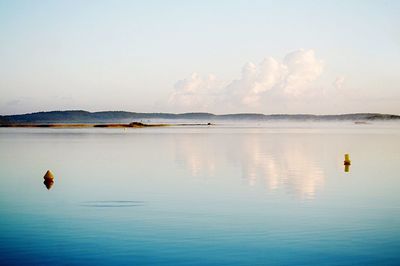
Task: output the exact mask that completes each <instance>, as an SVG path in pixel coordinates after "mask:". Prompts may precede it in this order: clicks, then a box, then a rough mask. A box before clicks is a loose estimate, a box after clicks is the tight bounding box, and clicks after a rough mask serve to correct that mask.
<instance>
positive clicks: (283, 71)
mask: <svg viewBox="0 0 400 266" xmlns="http://www.w3.org/2000/svg"><path fill="white" fill-rule="evenodd" d="M322 71H323V63H322V61H321V60H319V59H317V58H316V56H315V53H314V51H313V50H297V51H294V52H291V53H289V54H287V55H286V56H285V57H284V59H283V60H277V59H275V58H272V57H269V58H266V59H264V60H262V61H261V62H260V63H259V64H255V63H252V62H249V63H247V64H245V65H244V66H243V68H242V73H241V76H240V78H239V79H235V80H232V81H229V82H223V81H220V80H218V79H217V78H216V76H214V75H209V76H207V77H201V76H200V75H198V74H197V73H193V74H192V75H191V76H190V77H188V78H186V79H184V80H180V81H178V82H177V83H176V84H175V88H174V91H173V93H172V94H171V95H170V98H169V103H170V104H172V105H174V106H177V107H187V108H191V109H193V108H197V109H198V108H200V109H204V110H207V109H206V108H210V107H211V108H212V107H213V106H215V105H219V104H222V103H223V104H228V105H232V106H253V107H254V106H260V105H262V104H263V102H264V101H263V99H266V98H268V96H273V97H277V96H278V97H280V98H282V99H284V98H288V97H289V98H290V97H299V96H301V95H303V94H304V93H306V92H307V91H309V90H311V89H312V88H313V87H312V83H313V82H314V81H315V80H316V79H317V78H318V77H319V76H320V75H321V74H322Z"/></svg>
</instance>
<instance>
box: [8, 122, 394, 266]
mask: <svg viewBox="0 0 400 266" xmlns="http://www.w3.org/2000/svg"><path fill="white" fill-rule="evenodd" d="M345 153H349V154H350V158H351V159H352V165H351V166H350V168H349V172H345V171H344V166H343V156H344V154H345ZM48 169H50V170H51V171H52V172H53V173H54V175H55V182H54V184H53V185H52V187H51V188H50V190H48V189H47V188H46V187H45V185H44V184H43V176H44V174H45V172H46V171H47V170H48ZM399 173H400V126H399V125H398V124H388V123H382V124H372V125H353V124H351V123H313V124H307V123H298V124H291V123H288V124H286V123H276V124H254V125H246V126H244V125H240V126H239V125H233V124H228V125H222V126H213V127H187V128H183V127H180V128H177V127H165V128H143V129H128V130H122V129H5V128H3V129H0V218H1V219H0V264H16V265H18V264H19V265H20V264H37V265H55V264H68V265H75V264H85V265H87V264H92V265H120V264H126V265H310V264H311V265H312V264H314V265H399V264H400V252H399V250H400V175H399Z"/></svg>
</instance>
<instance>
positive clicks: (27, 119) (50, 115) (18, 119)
mask: <svg viewBox="0 0 400 266" xmlns="http://www.w3.org/2000/svg"><path fill="white" fill-rule="evenodd" d="M157 119H158V120H159V119H168V120H174V119H176V120H204V121H208V120H210V121H215V120H241V121H243V120H250V121H271V120H272V121H274V120H295V121H301V120H308V121H310V120H315V121H346V120H348V121H370V120H398V121H400V116H399V115H391V114H379V113H356V114H340V115H310V114H272V115H265V114H256V113H240V114H224V115H215V114H211V113H182V114H173V113H136V112H124V111H104V112H87V111H81V110H77V111H51V112H37V113H30V114H20V115H6V116H0V123H3V124H4V123H103V122H104V123H107V122H122V121H124V122H126V121H139V120H157Z"/></svg>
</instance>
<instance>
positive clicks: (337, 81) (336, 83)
mask: <svg viewBox="0 0 400 266" xmlns="http://www.w3.org/2000/svg"><path fill="white" fill-rule="evenodd" d="M344 81H345V77H344V76H339V77H337V78H336V79H335V81H334V82H333V86H334V87H335V89H338V90H340V89H341V88H342V87H343V83H344Z"/></svg>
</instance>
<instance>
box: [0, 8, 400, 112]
mask: <svg viewBox="0 0 400 266" xmlns="http://www.w3.org/2000/svg"><path fill="white" fill-rule="evenodd" d="M398 14H400V2H399V1H4V0H0V95H1V96H0V114H11V113H24V112H34V111H46V110H60V109H61V110H64V109H85V110H90V111H97V110H129V111H142V112H191V111H209V112H215V113H227V112H262V113H316V114H318V113H343V112H385V113H396V114H400V86H399V85H400V75H399V70H400V18H399V16H398Z"/></svg>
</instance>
